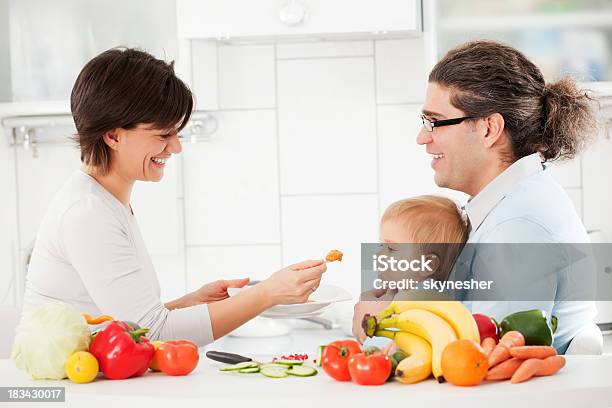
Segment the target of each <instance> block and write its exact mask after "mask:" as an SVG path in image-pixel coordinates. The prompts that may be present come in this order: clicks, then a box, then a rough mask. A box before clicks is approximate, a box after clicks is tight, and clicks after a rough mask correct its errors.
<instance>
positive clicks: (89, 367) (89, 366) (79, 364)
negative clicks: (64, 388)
mask: <svg viewBox="0 0 612 408" xmlns="http://www.w3.org/2000/svg"><path fill="white" fill-rule="evenodd" d="M65 368H66V374H67V375H68V378H70V379H71V380H72V381H73V382H75V383H78V384H85V383H89V382H92V381H93V380H94V379H95V378H96V376H97V375H98V369H99V366H98V360H96V358H95V357H94V355H93V354H91V353H89V352H87V351H77V352H76V353H74V354H72V355H71V356H70V357H68V361H66V367H65Z"/></svg>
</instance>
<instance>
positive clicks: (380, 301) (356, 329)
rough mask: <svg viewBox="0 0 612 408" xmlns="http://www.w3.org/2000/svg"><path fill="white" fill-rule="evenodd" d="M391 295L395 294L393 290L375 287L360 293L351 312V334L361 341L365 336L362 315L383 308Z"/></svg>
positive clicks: (391, 297)
mask: <svg viewBox="0 0 612 408" xmlns="http://www.w3.org/2000/svg"><path fill="white" fill-rule="evenodd" d="M393 296H395V291H390V290H388V291H384V290H376V289H373V290H371V291H368V292H364V293H362V294H361V296H360V300H359V302H357V303H356V304H355V309H354V313H353V335H354V336H355V337H356V338H357V340H358V341H359V342H360V343H363V342H364V341H365V339H366V338H367V336H366V334H365V331H364V330H363V327H362V326H361V324H362V321H363V316H364V315H366V314H371V315H374V314H376V313H378V312H380V311H382V310H384V309H385V308H386V307H387V306H389V304H390V303H391V301H392V300H393Z"/></svg>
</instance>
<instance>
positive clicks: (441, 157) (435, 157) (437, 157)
mask: <svg viewBox="0 0 612 408" xmlns="http://www.w3.org/2000/svg"><path fill="white" fill-rule="evenodd" d="M430 156H431V157H432V158H433V159H443V158H444V154H442V153H431V154H430Z"/></svg>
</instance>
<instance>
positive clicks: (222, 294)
mask: <svg viewBox="0 0 612 408" xmlns="http://www.w3.org/2000/svg"><path fill="white" fill-rule="evenodd" d="M247 283H249V278H243V279H232V280H217V281H214V282H211V283H207V284H206V285H204V286H202V287H201V288H200V289H198V290H195V291H193V292H191V293H188V294H186V295H185V296H183V297H181V298H180V299H177V300H173V301H172V302H168V303H166V308H168V309H170V310H172V309H181V308H184V307H189V306H194V305H201V304H203V303H212V302H217V301H219V300H223V299H227V298H228V297H229V294H228V293H227V289H228V288H242V287H244V286H245V285H246V284H247Z"/></svg>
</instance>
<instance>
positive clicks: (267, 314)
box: [260, 310, 323, 319]
mask: <svg viewBox="0 0 612 408" xmlns="http://www.w3.org/2000/svg"><path fill="white" fill-rule="evenodd" d="M321 313H323V310H317V311H316V312H311V313H297V314H296V313H294V314H287V313H270V312H268V311H267V310H266V311H265V312H263V313H262V314H261V315H260V316H261V317H266V318H268V319H302V318H304V317H315V316H319V315H320V314H321Z"/></svg>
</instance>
